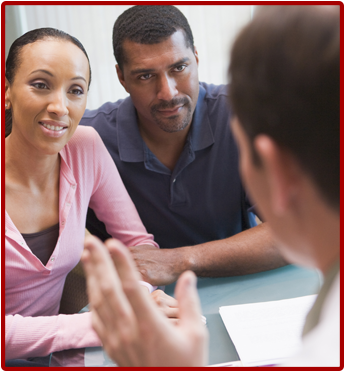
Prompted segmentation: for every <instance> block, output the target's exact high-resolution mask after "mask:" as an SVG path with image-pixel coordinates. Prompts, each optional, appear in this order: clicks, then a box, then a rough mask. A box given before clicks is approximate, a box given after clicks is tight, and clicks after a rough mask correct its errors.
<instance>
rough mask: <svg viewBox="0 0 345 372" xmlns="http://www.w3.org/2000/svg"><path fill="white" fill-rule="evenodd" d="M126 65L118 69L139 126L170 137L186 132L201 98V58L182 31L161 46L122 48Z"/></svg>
mask: <svg viewBox="0 0 345 372" xmlns="http://www.w3.org/2000/svg"><path fill="white" fill-rule="evenodd" d="M123 48H124V52H125V57H126V61H125V63H124V66H123V71H121V70H120V69H119V67H118V66H116V68H117V73H118V76H119V79H120V82H121V84H122V85H123V86H124V88H125V89H126V91H127V92H128V93H129V94H130V95H131V98H132V100H133V103H134V106H135V108H136V109H137V114H138V119H139V124H140V125H141V126H143V127H144V128H147V129H151V130H158V131H164V132H168V133H173V132H178V131H181V130H184V129H185V128H187V127H188V126H189V124H190V123H191V121H192V118H193V113H194V110H195V106H196V103H197V100H198V95H199V78H198V62H199V61H198V55H197V52H196V51H195V52H193V51H192V50H191V49H190V48H188V47H187V46H186V41H185V37H184V34H183V32H182V31H177V32H175V33H174V34H173V35H171V36H170V37H169V38H168V39H166V40H165V41H162V42H161V43H158V44H152V45H150V44H138V43H135V42H132V41H129V40H126V41H125V42H124V44H123Z"/></svg>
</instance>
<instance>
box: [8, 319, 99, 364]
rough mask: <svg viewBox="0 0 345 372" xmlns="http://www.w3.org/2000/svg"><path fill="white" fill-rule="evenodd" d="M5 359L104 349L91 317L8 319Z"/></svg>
mask: <svg viewBox="0 0 345 372" xmlns="http://www.w3.org/2000/svg"><path fill="white" fill-rule="evenodd" d="M5 322H6V323H5V345H6V346H5V358H6V360H8V359H17V358H29V357H38V356H46V355H49V354H50V353H52V352H54V351H61V350H66V349H78V348H83V347H93V346H101V341H100V340H99V338H98V336H97V335H96V333H95V331H94V330H93V329H92V325H91V313H82V314H72V315H64V314H60V315H56V316H38V317H29V316H28V317H23V316H21V315H6V317H5Z"/></svg>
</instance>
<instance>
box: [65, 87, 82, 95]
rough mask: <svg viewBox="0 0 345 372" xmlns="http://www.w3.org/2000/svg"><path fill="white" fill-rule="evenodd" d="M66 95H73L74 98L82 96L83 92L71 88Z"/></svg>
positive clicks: (79, 89)
mask: <svg viewBox="0 0 345 372" xmlns="http://www.w3.org/2000/svg"><path fill="white" fill-rule="evenodd" d="M68 93H71V94H74V95H76V96H80V95H82V94H84V91H83V89H81V88H73V89H71V90H70V91H69V92H68Z"/></svg>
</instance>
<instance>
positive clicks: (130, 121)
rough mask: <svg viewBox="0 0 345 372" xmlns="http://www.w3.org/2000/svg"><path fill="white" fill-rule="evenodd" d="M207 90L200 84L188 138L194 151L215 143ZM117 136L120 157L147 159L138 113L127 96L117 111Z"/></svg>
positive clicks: (127, 159) (131, 160) (128, 160)
mask: <svg viewBox="0 0 345 372" xmlns="http://www.w3.org/2000/svg"><path fill="white" fill-rule="evenodd" d="M205 96H206V90H205V89H204V88H203V87H202V86H201V85H199V97H198V102H197V104H196V108H195V111H194V115H193V121H192V125H191V129H190V131H189V134H188V140H189V142H190V144H191V148H192V150H194V151H198V150H202V149H204V148H206V147H209V146H211V145H212V144H213V143H214V136H213V132H212V129H211V124H210V121H209V117H208V112H207V105H206V104H204V102H203V101H204V99H205ZM117 122H118V123H119V125H118V126H117V134H118V136H117V138H118V146H119V154H120V159H121V160H122V161H127V162H142V161H145V152H144V151H145V150H144V149H145V144H144V141H143V139H142V137H141V135H140V131H139V128H138V124H137V114H136V110H135V107H134V105H133V102H132V100H131V98H130V97H127V98H126V99H125V100H124V101H123V102H122V103H121V105H120V106H119V109H118V112H117Z"/></svg>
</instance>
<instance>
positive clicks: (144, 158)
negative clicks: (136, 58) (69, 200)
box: [81, 83, 255, 248]
mask: <svg viewBox="0 0 345 372" xmlns="http://www.w3.org/2000/svg"><path fill="white" fill-rule="evenodd" d="M229 115H230V112H229V108H228V97H227V86H225V85H222V86H215V85H209V84H205V83H200V91H199V97H198V102H197V105H196V109H195V112H194V115H193V121H192V125H191V128H190V131H189V133H188V136H187V140H186V144H185V146H184V149H183V151H182V154H181V156H180V158H179V160H178V162H177V164H176V166H175V168H174V170H173V171H170V169H168V168H167V167H166V166H165V165H163V164H162V163H161V162H160V161H159V160H158V159H157V158H156V156H155V155H154V154H153V153H152V152H151V151H150V149H149V148H148V147H147V146H146V144H145V142H144V141H143V139H142V138H141V135H140V132H139V129H138V124H137V116H136V110H135V107H134V106H133V103H132V100H131V98H130V97H128V98H126V99H124V100H119V101H117V102H115V103H110V102H108V103H105V104H104V105H103V106H101V107H100V108H99V109H97V110H92V111H89V110H87V111H86V113H85V115H84V117H83V119H82V120H81V124H82V125H89V126H92V127H94V128H95V129H96V130H97V132H98V133H99V134H100V136H101V138H102V139H103V142H104V144H105V146H106V147H107V149H108V151H109V152H110V154H111V156H112V158H113V159H114V162H115V163H116V166H117V168H118V170H119V172H120V175H121V177H122V180H123V182H124V184H125V186H126V188H127V190H128V193H129V195H130V196H131V198H132V200H133V202H134V204H135V206H136V208H137V210H138V212H139V215H140V217H141V219H142V221H143V223H144V225H145V227H146V229H147V231H148V232H149V233H152V234H154V237H155V241H156V242H157V243H158V244H159V245H160V247H162V248H174V247H180V246H186V245H195V244H200V243H204V242H207V241H212V240H218V239H223V238H227V237H229V236H232V235H234V234H237V233H239V232H241V231H242V230H244V229H246V228H248V227H250V226H254V225H255V219H254V215H253V213H251V212H248V210H247V209H248V208H249V207H250V205H249V203H248V201H247V199H246V197H245V193H244V190H243V188H242V184H241V181H240V177H239V171H238V152H237V148H236V145H235V142H234V138H233V135H232V133H231V131H230V127H229ZM115 192H116V190H115ZM87 228H88V229H89V231H90V232H91V233H92V234H95V235H97V236H99V237H100V238H101V239H103V240H104V239H106V238H108V237H109V235H108V234H107V233H106V231H105V227H104V225H103V223H101V222H100V221H98V220H97V218H96V216H95V214H94V213H93V211H91V210H89V213H88V217H87Z"/></svg>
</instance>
